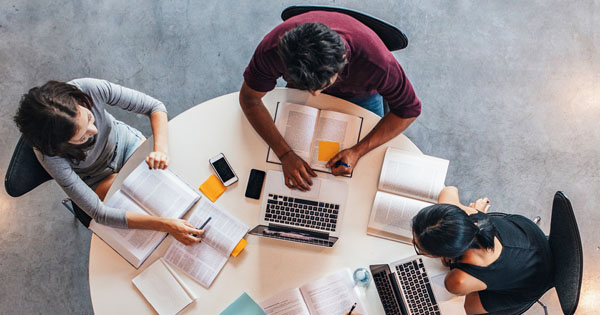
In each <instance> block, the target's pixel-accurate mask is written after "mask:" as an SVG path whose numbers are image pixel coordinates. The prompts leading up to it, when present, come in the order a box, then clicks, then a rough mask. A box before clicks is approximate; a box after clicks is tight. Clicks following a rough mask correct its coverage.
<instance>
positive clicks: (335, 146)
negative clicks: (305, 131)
mask: <svg viewBox="0 0 600 315" xmlns="http://www.w3.org/2000/svg"><path fill="white" fill-rule="evenodd" d="M338 152H340V144H339V143H338V142H332V141H319V161H325V162H327V161H329V160H331V158H332V157H334V156H335V155H336V154H337V153H338Z"/></svg>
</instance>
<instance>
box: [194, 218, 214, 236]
mask: <svg viewBox="0 0 600 315" xmlns="http://www.w3.org/2000/svg"><path fill="white" fill-rule="evenodd" d="M210 220H212V217H208V219H206V221H204V223H202V225H201V226H200V227H199V228H198V230H202V229H203V228H204V227H205V226H206V225H207V224H208V222H210ZM192 236H193V237H198V235H197V234H192Z"/></svg>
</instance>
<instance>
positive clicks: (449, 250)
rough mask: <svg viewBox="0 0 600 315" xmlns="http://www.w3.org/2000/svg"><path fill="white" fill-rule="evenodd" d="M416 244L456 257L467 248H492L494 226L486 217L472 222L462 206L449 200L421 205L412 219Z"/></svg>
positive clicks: (428, 249) (438, 255)
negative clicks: (445, 202) (444, 202)
mask: <svg viewBox="0 0 600 315" xmlns="http://www.w3.org/2000/svg"><path fill="white" fill-rule="evenodd" d="M412 230H413V234H414V236H415V237H416V239H417V241H418V244H419V247H420V248H421V249H422V250H424V251H425V252H427V253H428V254H431V255H433V256H437V257H448V258H458V257H460V256H462V255H463V254H464V253H465V251H466V250H467V249H469V248H483V249H494V236H495V235H496V228H495V227H494V225H493V224H492V223H491V222H490V220H489V218H486V219H480V220H478V221H477V224H475V222H474V220H473V219H472V217H470V216H469V215H467V214H466V213H465V212H464V211H463V210H462V209H460V208H459V207H457V206H454V205H449V204H437V205H432V206H429V207H426V208H423V209H422V210H421V211H419V213H418V214H417V215H416V216H415V217H414V218H413V220H412Z"/></svg>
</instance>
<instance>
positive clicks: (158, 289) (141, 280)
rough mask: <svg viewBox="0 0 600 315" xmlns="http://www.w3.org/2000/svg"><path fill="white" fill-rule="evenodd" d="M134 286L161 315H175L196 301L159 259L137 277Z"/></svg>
mask: <svg viewBox="0 0 600 315" xmlns="http://www.w3.org/2000/svg"><path fill="white" fill-rule="evenodd" d="M131 282H133V284H134V285H135V286H136V287H137V288H138V290H139V291H140V292H141V293H142V295H143V296H144V297H145V298H146V300H148V302H149V303H150V305H152V307H153V308H154V309H155V310H156V312H157V313H159V314H170V315H174V314H177V313H178V312H180V311H181V310H182V309H183V308H185V307H186V306H187V305H188V304H190V303H192V302H193V300H194V296H193V294H191V293H190V292H188V290H187V288H186V287H184V286H182V285H181V283H180V282H179V280H178V279H177V277H176V275H175V274H173V273H172V272H171V270H170V268H169V267H168V266H167V265H166V263H165V262H164V261H163V260H161V259H159V260H157V261H156V262H154V263H153V264H152V265H150V266H149V267H148V268H146V269H145V270H144V271H142V273H140V274H139V275H137V276H136V277H135V278H133V280H131Z"/></svg>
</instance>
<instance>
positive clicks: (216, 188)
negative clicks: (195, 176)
mask: <svg viewBox="0 0 600 315" xmlns="http://www.w3.org/2000/svg"><path fill="white" fill-rule="evenodd" d="M198 189H199V190H200V191H201V192H202V193H203V194H204V195H205V196H206V197H208V199H210V201H212V202H215V201H217V199H219V197H220V196H221V195H222V194H223V192H224V191H225V189H227V187H225V185H223V183H221V180H220V179H219V178H218V177H217V175H215V174H212V175H210V176H209V177H208V179H207V180H206V181H205V182H204V183H202V185H200V187H198Z"/></svg>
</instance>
